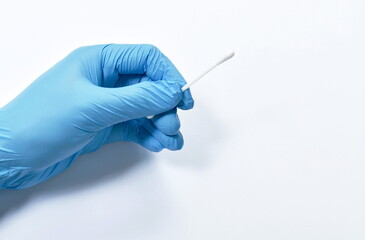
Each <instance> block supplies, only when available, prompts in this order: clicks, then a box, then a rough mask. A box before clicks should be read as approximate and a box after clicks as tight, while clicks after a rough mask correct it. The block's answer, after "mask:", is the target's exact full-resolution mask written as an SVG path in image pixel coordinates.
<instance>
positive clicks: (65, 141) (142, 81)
mask: <svg viewBox="0 0 365 240" xmlns="http://www.w3.org/2000/svg"><path fill="white" fill-rule="evenodd" d="M185 84H186V82H185V80H184V79H183V77H182V76H181V74H180V73H179V72H178V70H177V69H176V68H175V67H174V65H173V64H172V63H171V62H170V60H169V59H168V58H167V57H166V56H164V55H163V54H162V53H161V52H160V51H159V50H158V49H157V48H156V47H154V46H151V45H116V44H111V45H96V46H88V47H81V48H78V49H76V50H75V51H73V52H72V53H70V54H69V55H68V56H67V57H66V58H65V59H63V60H62V61H60V62H59V63H57V64H56V65H55V66H54V67H52V68H51V69H50V70H48V71H47V72H46V73H44V74H43V75H41V76H40V77H39V78H38V79H36V80H35V81H34V82H33V83H32V84H31V85H30V86H29V87H28V88H27V89H25V90H24V91H23V92H22V93H21V94H20V95H18V96H17V97H16V98H15V99H14V100H12V101H11V102H10V103H8V104H7V105H6V106H4V107H3V108H0V188H14V189H21V188H27V187H30V186H33V185H35V184H37V183H39V182H42V181H45V180H47V179H49V178H50V177H52V176H54V175H56V174H58V173H60V172H62V171H64V170H66V169H67V168H68V167H69V166H70V165H71V164H72V163H73V161H74V160H75V159H76V158H77V157H78V156H80V155H81V154H84V153H88V152H92V151H95V150H97V149H98V148H100V147H101V146H102V145H104V144H107V143H110V142H115V141H130V142H135V143H138V144H140V145H142V146H144V147H145V148H147V149H149V150H151V151H154V152H158V151H161V150H162V149H164V148H167V149H170V150H178V149H181V148H182V146H183V137H182V135H181V133H180V132H179V128H180V122H179V119H178V116H177V114H176V107H178V108H180V109H184V110H187V109H191V108H192V107H193V105H194V101H193V99H192V97H191V94H190V92H189V90H188V91H185V92H184V93H183V92H182V91H181V87H182V86H183V85H185ZM155 114H157V115H156V116H155V117H154V118H153V119H151V120H148V119H146V118H145V116H149V115H155Z"/></svg>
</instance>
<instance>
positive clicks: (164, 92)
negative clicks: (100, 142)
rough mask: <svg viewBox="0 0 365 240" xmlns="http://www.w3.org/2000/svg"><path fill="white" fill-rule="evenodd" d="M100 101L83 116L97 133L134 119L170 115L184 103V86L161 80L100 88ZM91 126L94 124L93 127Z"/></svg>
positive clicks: (98, 98)
mask: <svg viewBox="0 0 365 240" xmlns="http://www.w3.org/2000/svg"><path fill="white" fill-rule="evenodd" d="M97 91H98V92H99V93H98V97H97V98H96V99H95V101H93V103H94V104H90V106H89V107H88V108H86V109H85V110H84V112H83V115H86V118H85V119H88V120H92V123H93V125H94V127H95V128H94V130H96V131H98V130H101V129H103V128H105V127H109V126H111V125H115V124H117V123H121V122H124V121H128V120H131V119H137V118H141V117H145V116H149V115H154V114H159V113H162V112H166V111H168V110H170V109H172V108H174V107H176V105H177V104H178V103H179V102H180V101H181V99H182V91H181V86H180V84H179V83H177V82H172V81H166V80H158V81H145V82H141V83H138V84H134V85H130V86H126V87H119V88H102V87H98V90H97ZM89 124H90V123H89Z"/></svg>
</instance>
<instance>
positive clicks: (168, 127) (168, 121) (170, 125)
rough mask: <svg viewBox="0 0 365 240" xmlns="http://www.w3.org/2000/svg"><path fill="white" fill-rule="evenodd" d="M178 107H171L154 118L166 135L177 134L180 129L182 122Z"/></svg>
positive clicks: (156, 124)
mask: <svg viewBox="0 0 365 240" xmlns="http://www.w3.org/2000/svg"><path fill="white" fill-rule="evenodd" d="M176 112H177V110H176V108H173V109H171V110H170V111H167V112H165V113H162V114H158V115H156V116H155V117H154V118H152V121H153V123H154V124H155V126H156V127H157V128H158V129H159V130H160V131H161V132H163V133H164V134H166V135H176V134H177V133H178V131H179V129H180V126H181V123H180V120H179V117H178V115H177V114H176Z"/></svg>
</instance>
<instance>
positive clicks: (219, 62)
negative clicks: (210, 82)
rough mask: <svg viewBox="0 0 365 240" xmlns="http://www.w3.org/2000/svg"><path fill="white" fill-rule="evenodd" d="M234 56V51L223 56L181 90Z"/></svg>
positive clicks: (182, 89) (149, 117)
mask: <svg viewBox="0 0 365 240" xmlns="http://www.w3.org/2000/svg"><path fill="white" fill-rule="evenodd" d="M233 56H234V51H231V52H229V53H228V54H227V55H225V56H224V57H223V58H221V59H220V60H219V61H217V62H216V63H215V64H214V65H212V66H211V67H210V68H208V69H207V70H205V71H204V72H203V73H201V74H200V75H199V76H198V77H197V78H195V79H194V80H193V81H191V82H189V83H187V84H186V85H185V86H183V87H182V88H181V91H183V92H184V91H185V90H187V89H188V88H190V87H191V86H192V85H193V84H194V83H196V82H197V81H199V80H200V79H202V78H203V77H204V76H205V75H207V74H208V73H209V72H210V71H212V70H213V69H214V68H216V67H217V66H219V65H221V64H222V63H224V62H225V61H227V60H228V59H231V58H232V57H233ZM154 116H155V115H152V116H147V118H148V119H152V118H153V117H154Z"/></svg>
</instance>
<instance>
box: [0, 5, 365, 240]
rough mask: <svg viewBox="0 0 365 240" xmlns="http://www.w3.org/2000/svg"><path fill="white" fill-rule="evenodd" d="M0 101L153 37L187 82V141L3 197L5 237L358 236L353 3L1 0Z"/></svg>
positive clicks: (360, 55)
mask: <svg viewBox="0 0 365 240" xmlns="http://www.w3.org/2000/svg"><path fill="white" fill-rule="evenodd" d="M0 5H1V6H0V29H1V33H0V34H1V37H0V76H1V78H0V105H4V104H6V103H7V102H8V101H10V100H11V99H12V98H13V97H15V96H16V95H17V94H18V93H19V92H21V91H22V90H23V89H24V88H26V87H27V86H28V85H29V84H30V83H31V82H32V81H33V80H34V79H35V78H36V77H37V76H39V75H40V74H42V73H43V72H44V71H46V70H47V69H48V68H50V67H51V66H52V65H53V64H55V63H56V62H57V61H59V60H60V59H62V58H63V57H64V56H65V55H67V54H68V53H69V52H70V51H71V50H73V49H74V48H77V47H79V46H83V45H91V44H100V43H151V44H154V45H156V46H157V47H159V48H160V49H161V50H162V51H163V52H164V53H165V54H166V55H167V56H168V57H170V59H171V60H172V61H173V62H174V63H175V65H176V66H177V67H178V68H179V69H180V71H181V72H182V74H183V75H184V76H185V77H186V78H187V79H191V78H192V77H193V76H195V75H197V74H199V73H200V71H201V70H203V69H204V68H205V67H207V66H209V65H210V63H212V62H214V61H215V59H217V58H219V57H220V56H221V55H224V54H225V53H226V52H227V51H228V50H230V49H235V50H236V54H237V55H236V56H235V58H234V59H232V60H231V61H229V62H227V63H226V64H224V65H222V66H221V67H220V68H219V69H216V70H215V72H214V73H212V74H210V75H209V76H207V77H206V79H204V80H203V81H202V82H199V83H198V84H197V85H195V86H194V88H193V89H192V91H193V94H194V97H195V100H196V107H195V109H194V110H192V111H188V112H181V114H180V116H181V119H182V131H183V134H184V136H185V142H186V143H185V147H184V149H183V150H182V151H179V152H168V151H163V152H162V153H158V154H154V153H150V152H148V151H146V150H144V149H142V148H141V147H139V146H137V145H134V144H128V143H117V144H113V145H108V146H105V147H104V148H102V149H100V150H99V151H98V152H95V153H93V154H90V155H87V156H83V157H81V158H79V160H78V161H77V162H76V163H75V164H74V165H73V166H72V167H71V168H70V169H69V170H68V171H67V172H65V173H63V174H61V175H59V176H57V177H55V178H54V179H52V180H50V181H48V182H46V183H43V184H40V185H38V186H37V187H34V188H31V189H28V190H23V191H13V190H0V239H7V240H10V239H56V240H57V239H128V240H134V239H158V240H170V239H174V240H180V239H189V240H190V239H192V240H195V239H196V240H197V239H199V240H200V239H210V240H211V239H240V240H242V239H249V240H251V239H253V240H259V239H265V240H266V239H268V240H276V239H278V240H285V239H288V240H289V239H290V240H292V239H303V240H307V239H311V240H313V239H318V240H323V239H331V240H334V239H351V240H357V239H365V112H364V105H365V60H364V56H365V48H364V44H365V37H364V26H365V24H364V23H365V18H364V14H365V4H364V1H361V0H358V1H356V0H305V1H304V0H302V1H298V0H278V1H271V0H258V1H246V0H224V1H217V0H211V1H208V0H204V1H198V0H191V1H168V0H155V1H147V0H144V1H133V0H130V1H112V0H106V1H90V0H89V1H75V0H73V1H71V0H68V1H66V0H63V1H45V0H44V1H40V0H36V1H3V2H2V3H1V4H0Z"/></svg>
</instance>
